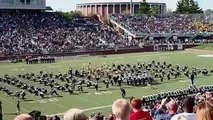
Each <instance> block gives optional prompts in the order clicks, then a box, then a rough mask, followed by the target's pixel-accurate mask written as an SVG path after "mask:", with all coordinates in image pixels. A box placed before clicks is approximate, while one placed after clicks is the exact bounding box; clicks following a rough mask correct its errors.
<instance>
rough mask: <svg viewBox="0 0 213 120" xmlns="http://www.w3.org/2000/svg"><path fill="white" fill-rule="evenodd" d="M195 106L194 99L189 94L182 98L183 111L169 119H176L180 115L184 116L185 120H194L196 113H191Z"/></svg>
mask: <svg viewBox="0 0 213 120" xmlns="http://www.w3.org/2000/svg"><path fill="white" fill-rule="evenodd" d="M194 106H195V99H194V98H193V97H191V96H188V97H186V98H185V99H184V100H183V111H184V112H183V113H179V114H176V115H174V116H173V117H172V118H171V120H178V118H179V117H180V116H185V117H186V118H187V120H196V114H195V113H193V109H194Z"/></svg>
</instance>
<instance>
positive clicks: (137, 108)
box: [130, 98, 152, 120]
mask: <svg viewBox="0 0 213 120" xmlns="http://www.w3.org/2000/svg"><path fill="white" fill-rule="evenodd" d="M131 106H132V108H133V112H132V113H131V114H130V120H152V117H151V116H150V114H149V113H148V112H145V111H143V110H142V108H141V107H142V100H141V99H140V98H135V99H133V100H132V101H131Z"/></svg>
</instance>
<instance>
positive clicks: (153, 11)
mask: <svg viewBox="0 0 213 120" xmlns="http://www.w3.org/2000/svg"><path fill="white" fill-rule="evenodd" d="M150 13H151V14H159V9H158V7H157V6H156V5H154V6H152V8H151V9H150Z"/></svg>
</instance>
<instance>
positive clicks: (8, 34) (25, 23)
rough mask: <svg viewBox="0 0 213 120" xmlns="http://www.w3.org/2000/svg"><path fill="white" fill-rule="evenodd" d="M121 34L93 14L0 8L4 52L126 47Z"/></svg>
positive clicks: (0, 43)
mask: <svg viewBox="0 0 213 120" xmlns="http://www.w3.org/2000/svg"><path fill="white" fill-rule="evenodd" d="M133 45H134V44H131V43H130V44H128V42H127V41H126V40H125V39H123V36H122V35H120V34H119V33H117V32H115V31H114V30H113V29H112V28H110V27H109V26H106V25H104V24H101V23H100V22H99V21H97V20H96V19H94V18H90V17H78V18H73V19H72V20H69V19H67V18H65V17H64V16H63V15H61V14H60V13H57V12H38V13H32V12H21V13H14V12H11V13H10V12H0V47H1V49H0V52H1V54H4V55H23V54H36V53H53V52H68V51H76V50H92V49H93V50H95V49H108V48H115V46H116V47H121V48H122V47H130V46H133Z"/></svg>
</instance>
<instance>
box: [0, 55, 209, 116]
mask: <svg viewBox="0 0 213 120" xmlns="http://www.w3.org/2000/svg"><path fill="white" fill-rule="evenodd" d="M211 55H212V56H211ZM152 60H155V61H160V62H164V61H165V62H167V63H171V64H173V65H176V64H179V65H180V66H189V67H190V68H191V67H196V68H199V69H201V70H202V69H205V68H207V69H208V70H210V69H213V54H212V53H208V52H200V53H195V52H187V51H178V52H155V53H133V54H121V55H109V56H107V57H102V56H90V57H89V56H78V57H65V58H57V60H56V63H52V64H33V65H27V64H25V63H17V64H14V63H6V62H4V63H0V75H1V76H2V75H4V74H8V75H10V76H16V77H17V75H18V74H19V73H31V72H33V73H35V74H39V71H41V70H43V71H44V72H48V73H55V74H57V73H59V72H60V73H67V71H68V69H69V67H73V68H78V69H79V68H81V67H82V66H84V65H87V64H88V63H91V64H92V66H100V65H102V64H103V63H105V64H112V63H115V64H116V63H130V64H137V63H138V62H141V63H142V62H146V63H149V62H151V61H152ZM101 81H102V80H101ZM26 82H27V83H29V84H32V85H35V86H40V85H39V83H38V82H37V83H34V82H32V81H26ZM195 84H196V85H209V84H211V85H213V74H209V75H207V76H204V75H199V76H198V77H196V80H195ZM101 85H102V86H101V88H100V91H98V92H96V91H95V89H92V88H91V89H88V88H86V87H84V91H85V93H78V92H76V94H75V95H69V94H68V93H64V92H59V94H60V95H62V96H63V97H51V98H45V99H41V98H40V97H39V96H34V95H32V94H30V93H27V96H26V98H27V100H26V101H21V113H29V112H31V111H32V110H39V111H41V112H42V114H43V115H46V114H48V115H52V114H59V115H61V114H63V112H65V111H67V110H68V109H70V108H80V109H83V110H85V111H86V113H87V114H88V115H89V114H91V113H92V112H98V111H101V112H102V113H104V114H105V115H108V114H109V113H110V112H111V106H110V105H111V104H112V102H113V101H114V100H116V99H118V98H120V97H121V94H120V90H119V87H118V86H110V87H109V88H108V89H106V88H105V85H104V84H101ZM189 85H190V80H189V79H188V78H186V77H185V76H182V77H180V78H178V79H174V78H172V79H171V80H170V81H168V80H166V78H165V80H164V82H163V83H161V82H160V81H159V79H156V82H155V83H154V84H153V85H152V86H149V87H132V86H127V85H123V86H124V88H125V89H126V91H127V96H128V97H131V96H134V97H142V96H144V95H149V94H154V93H159V92H162V91H168V90H175V89H181V88H186V87H188V86H189ZM0 86H7V87H8V88H9V89H11V90H13V91H16V90H20V89H18V88H16V87H14V86H11V85H7V84H5V83H3V82H0ZM0 100H1V101H2V109H3V113H4V115H3V117H4V120H12V119H13V118H14V116H15V114H14V113H15V112H16V104H17V102H16V100H15V99H13V97H10V96H7V95H5V94H4V93H3V92H2V91H0Z"/></svg>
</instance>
